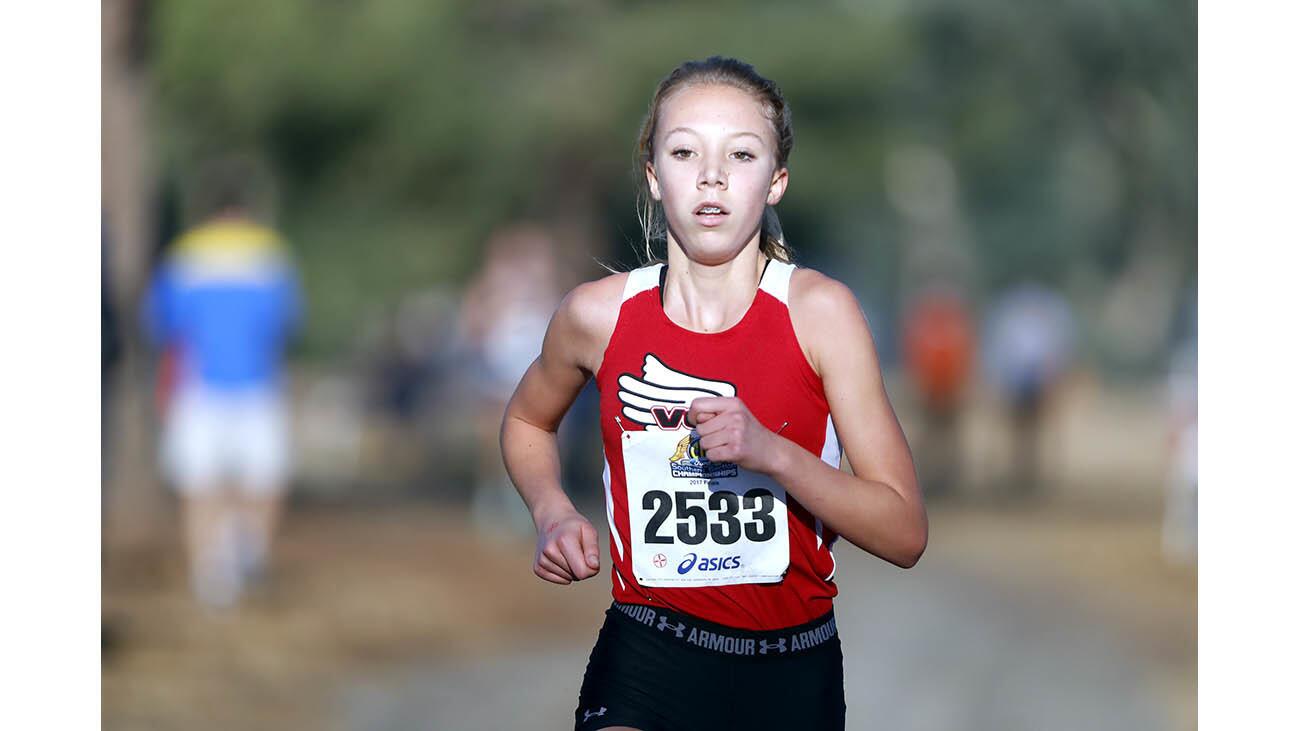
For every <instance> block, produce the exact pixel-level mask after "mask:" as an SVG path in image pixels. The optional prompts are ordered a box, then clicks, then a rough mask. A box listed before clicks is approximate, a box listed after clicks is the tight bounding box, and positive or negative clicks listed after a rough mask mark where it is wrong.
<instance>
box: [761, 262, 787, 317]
mask: <svg viewBox="0 0 1300 731" xmlns="http://www.w3.org/2000/svg"><path fill="white" fill-rule="evenodd" d="M794 270H795V265H794V264H787V263H786V262H783V261H777V260H776V259H773V260H771V261H769V262H768V263H767V271H765V272H763V280H762V281H761V282H759V283H758V288H759V289H761V290H763V291H764V292H767V293H768V294H770V295H772V296H773V297H775V298H777V299H778V300H781V303H782V304H784V305H785V306H787V307H789V306H790V275H791V274H793V273H794Z"/></svg>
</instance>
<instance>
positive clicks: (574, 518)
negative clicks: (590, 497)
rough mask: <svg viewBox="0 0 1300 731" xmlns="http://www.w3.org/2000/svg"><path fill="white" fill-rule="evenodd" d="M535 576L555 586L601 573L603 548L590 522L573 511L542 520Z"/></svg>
mask: <svg viewBox="0 0 1300 731" xmlns="http://www.w3.org/2000/svg"><path fill="white" fill-rule="evenodd" d="M533 573H535V574H537V575H538V576H539V577H541V578H543V579H546V580H547V581H550V582H553V583H556V584H569V583H572V582H574V581H582V580H583V579H587V578H590V577H592V576H595V575H596V574H598V573H600V547H599V546H598V545H597V542H596V529H595V528H594V527H593V526H592V525H591V521H589V520H587V519H586V518H584V517H582V514H581V513H579V512H578V511H576V510H572V509H570V510H568V511H566V512H563V513H560V514H558V515H556V516H553V517H552V516H548V517H546V518H543V519H542V520H541V521H539V522H538V524H537V552H536V554H535V555H534V556H533Z"/></svg>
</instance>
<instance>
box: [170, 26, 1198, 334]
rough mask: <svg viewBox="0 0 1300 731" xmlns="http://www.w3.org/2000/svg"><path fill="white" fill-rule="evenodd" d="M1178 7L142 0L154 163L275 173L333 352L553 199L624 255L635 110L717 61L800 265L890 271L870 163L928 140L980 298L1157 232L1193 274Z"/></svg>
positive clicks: (885, 218)
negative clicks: (731, 79) (776, 169)
mask: <svg viewBox="0 0 1300 731" xmlns="http://www.w3.org/2000/svg"><path fill="white" fill-rule="evenodd" d="M1195 12H1196V9H1195V5H1194V4H1193V3H1190V2H1186V1H1185V0H1179V1H1177V2H1163V3H1155V2H1147V1H1144V0H1127V1H1124V2H1120V1H1118V0H1109V1H1101V2H1083V1H1082V0H1075V1H1073V2H1064V3H1050V4H1044V3H1024V2H1010V1H1009V0H990V1H987V2H981V3H958V2H935V1H931V2H920V3H902V2H873V3H856V2H848V1H845V2H839V3H798V4H794V3H784V2H760V3H738V2H723V3H709V4H703V3H690V2H680V3H660V2H597V1H596V0H550V1H549V2H522V1H505V0H498V1H495V2H481V3H473V2H450V1H443V2H428V1H425V0H370V1H368V2H354V1H352V2H349V1H346V0H329V1H326V0H275V1H274V2H253V1H252V0H190V1H188V2H183V3H179V2H178V3H159V4H158V5H157V10H156V11H155V13H156V16H155V17H154V18H153V19H152V23H151V27H152V31H153V47H154V48H155V56H154V59H153V61H154V73H155V79H156V83H157V89H158V99H159V113H158V120H159V128H160V133H161V134H160V144H161V145H162V147H163V153H164V154H163V158H164V160H165V161H166V164H167V166H168V168H169V170H171V171H173V172H174V173H175V174H176V175H179V176H181V177H185V176H189V175H192V174H193V173H194V172H195V170H196V169H197V168H198V167H199V166H200V165H201V163H202V162H203V161H204V160H205V159H207V158H209V157H211V156H213V155H218V154H223V153H226V152H228V151H231V150H239V151H244V152H251V153H252V154H254V155H257V156H259V157H260V158H262V159H263V160H265V161H266V162H267V163H268V164H269V165H270V166H271V167H272V168H273V169H274V170H275V172H276V175H277V178H278V179H279V183H280V186H279V187H280V190H281V198H280V204H281V209H282V222H283V225H284V227H285V228H286V229H287V233H288V235H289V237H290V238H291V239H292V240H293V242H294V244H295V246H296V249H297V251H298V253H299V256H300V258H301V259H302V260H303V265H304V268H305V270H306V272H307V274H308V275H309V276H307V277H305V281H306V282H307V286H308V290H309V292H308V293H309V295H310V296H311V297H312V307H313V310H312V315H313V318H312V320H311V325H310V327H311V330H310V341H311V343H313V348H314V349H316V350H317V351H319V352H329V351H330V350H331V349H337V348H340V347H344V346H345V345H346V344H347V342H348V338H349V337H350V335H351V333H353V332H355V330H356V326H357V324H358V318H360V317H362V316H363V314H364V313H365V312H366V311H368V310H369V309H371V308H372V307H373V306H374V304H375V303H376V302H384V301H387V300H389V299H391V298H392V297H393V296H395V295H396V294H398V293H400V292H401V291H403V290H405V289H408V288H415V287H420V286H428V285H430V284H434V283H437V282H454V281H457V280H458V279H460V278H462V277H463V276H465V274H466V273H467V272H468V271H470V269H471V268H472V267H473V265H474V263H475V261H476V259H477V255H478V251H479V248H480V245H481V242H482V241H483V239H484V238H485V236H486V234H487V232H488V231H489V230H490V229H491V228H492V227H493V226H494V225H495V224H497V223H499V222H501V221H502V220H505V219H507V218H509V217H512V216H517V215H520V213H521V212H525V213H530V214H536V212H543V213H545V212H547V211H554V210H563V208H562V206H560V205H559V203H558V201H559V200H560V199H561V198H563V197H565V196H569V197H574V196H576V197H577V198H580V199H581V198H586V199H589V200H592V201H596V202H598V205H599V206H601V207H605V208H607V209H608V210H606V211H605V216H606V219H607V222H608V224H609V226H608V227H609V229H610V233H611V240H610V248H609V250H608V251H604V252H591V253H592V254H593V255H596V256H601V257H617V256H620V255H622V254H623V252H625V251H626V250H627V249H626V246H625V245H624V241H623V240H622V239H624V238H628V237H630V235H632V234H633V232H635V231H636V230H637V229H636V223H635V217H634V212H633V199H632V185H631V170H630V168H631V160H632V145H633V142H634V138H635V134H636V130H637V127H638V125H639V123H640V120H641V116H642V115H643V114H644V111H645V107H646V105H647V103H648V101H649V97H650V94H651V92H652V91H653V89H654V86H655V84H656V83H657V81H658V80H659V78H661V77H662V76H663V75H664V74H666V73H667V72H668V71H669V70H670V69H671V68H672V67H673V66H674V65H676V64H677V63H678V62H680V61H682V60H684V59H687V58H701V57H704V56H707V55H711V54H714V53H721V54H727V55H735V56H738V57H741V58H744V59H746V60H749V61H751V62H752V63H754V64H755V66H756V67H757V68H758V69H759V71H760V72H761V73H764V74H765V75H768V76H770V77H771V78H774V79H776V80H777V81H778V83H779V84H780V85H781V86H782V88H783V89H784V90H785V92H786V93H787V96H788V97H789V100H790V102H791V105H792V108H793V109H794V113H795V129H796V143H795V150H794V154H793V157H792V160H791V171H792V178H791V180H792V184H791V188H790V192H789V194H788V196H787V199H786V201H785V202H783V203H782V205H781V213H782V216H783V220H785V221H786V228H787V233H788V234H789V236H790V238H791V240H792V241H794V242H795V243H796V246H797V247H799V249H800V250H801V251H803V252H805V253H807V254H808V255H810V256H812V257H814V258H832V257H834V258H838V259H840V260H857V257H858V255H859V254H860V252H861V251H862V250H864V249H867V250H870V251H875V252H880V254H881V256H879V257H876V259H877V263H878V262H879V261H881V260H883V261H887V262H896V261H897V260H898V258H899V257H898V254H897V251H896V249H897V248H898V247H900V246H903V245H904V243H903V241H901V240H900V239H899V238H897V237H898V236H899V234H898V232H899V231H900V230H901V229H900V219H899V213H898V212H897V211H896V210H894V208H893V207H892V206H891V203H890V202H889V197H888V195H887V191H886V183H885V180H884V175H883V173H882V168H883V167H884V165H885V161H886V159H887V158H888V156H889V155H890V153H891V150H895V149H897V148H898V147H899V146H900V145H916V144H920V145H926V146H928V147H930V148H933V149H937V150H939V151H940V152H941V153H942V154H943V155H945V156H946V157H947V158H948V159H949V160H950V161H951V163H952V166H953V168H954V169H955V171H956V174H957V179H958V183H959V195H960V207H961V211H962V214H963V216H964V217H965V219H966V221H967V228H968V229H969V231H968V234H969V236H970V239H971V240H970V241H969V242H968V245H969V246H970V247H972V248H973V260H974V261H976V262H977V265H978V271H977V272H976V276H977V283H978V284H980V285H982V286H988V287H993V286H999V285H1001V284H1004V283H1006V282H1010V281H1013V280H1015V279H1017V278H1019V277H1022V276H1025V275H1026V274H1036V275H1039V276H1047V277H1049V278H1051V277H1056V276H1059V275H1060V274H1061V273H1062V272H1064V271H1065V270H1066V269H1067V268H1069V267H1076V266H1084V267H1090V268H1092V269H1095V270H1097V271H1098V272H1100V273H1102V274H1103V275H1104V274H1109V273H1113V272H1115V271H1117V270H1118V269H1119V268H1120V267H1122V266H1123V264H1124V263H1125V261H1126V260H1127V256H1128V252H1129V250H1130V248H1131V247H1132V245H1133V244H1132V243H1131V242H1132V241H1133V240H1134V237H1133V235H1132V233H1133V232H1134V231H1135V230H1136V229H1138V228H1139V227H1140V226H1141V225H1142V224H1143V222H1144V221H1146V220H1148V219H1150V218H1151V217H1153V216H1155V217H1159V218H1160V219H1161V220H1163V221H1166V222H1167V226H1168V228H1169V230H1170V238H1171V239H1172V240H1174V241H1175V242H1176V246H1177V251H1178V252H1179V255H1180V256H1181V257H1182V259H1181V260H1182V262H1183V264H1184V266H1185V270H1186V271H1185V275H1186V276H1187V277H1191V276H1194V268H1195V205H1196V200H1195V193H1196V161H1195V142H1196V137H1195V135H1196V130H1195V122H1194V113H1195V105H1196V96H1195V95H1196V85H1195V78H1196V76H1195V75H1196V67H1195V58H1196V45H1195V44H1196V35H1195ZM1071 181H1073V182H1071ZM1088 191H1093V193H1088ZM1097 191H1100V192H1097ZM620 233H621V234H622V236H621V237H620V235H619V234H620ZM881 236H884V237H887V240H885V241H879V240H875V239H874V238H873V237H875V238H878V237H881ZM623 258H625V259H626V258H627V257H623ZM891 266H892V265H891ZM891 278H892V276H891V274H890V272H888V271H885V272H883V273H882V272H880V271H879V270H876V271H874V272H873V273H872V274H871V275H870V282H871V283H874V284H875V285H881V286H883V285H884V283H885V282H887V281H889V280H890V279H891Z"/></svg>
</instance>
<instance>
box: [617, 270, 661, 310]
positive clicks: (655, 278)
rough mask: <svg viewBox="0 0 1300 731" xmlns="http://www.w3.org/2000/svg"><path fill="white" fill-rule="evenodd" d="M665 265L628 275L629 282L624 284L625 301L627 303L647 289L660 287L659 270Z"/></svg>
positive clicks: (633, 271)
mask: <svg viewBox="0 0 1300 731" xmlns="http://www.w3.org/2000/svg"><path fill="white" fill-rule="evenodd" d="M662 266H663V264H651V265H650V266H646V267H641V268H640V269H633V270H632V271H630V272H628V273H627V282H626V283H624V284H623V301H624V302H627V301H628V300H630V299H632V298H633V297H635V296H637V295H638V294H640V293H642V292H644V291H646V290H647V289H654V288H655V287H658V286H659V269H660V268H661V267H662Z"/></svg>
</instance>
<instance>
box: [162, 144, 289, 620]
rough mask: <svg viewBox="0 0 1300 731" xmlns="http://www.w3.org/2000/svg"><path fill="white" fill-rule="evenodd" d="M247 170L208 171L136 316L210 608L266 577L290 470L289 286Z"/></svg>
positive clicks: (197, 586) (199, 590)
mask: <svg viewBox="0 0 1300 731" xmlns="http://www.w3.org/2000/svg"><path fill="white" fill-rule="evenodd" d="M247 174H248V173H247V172H246V171H242V170H240V169H238V168H237V167H235V166H228V167H223V168H221V169H216V170H214V171H211V175H210V177H209V179H206V180H205V181H204V182H203V184H202V186H201V189H200V192H201V195H202V196H203V197H204V203H203V204H202V205H201V210H205V211H210V212H211V213H210V215H209V216H208V217H207V218H206V219H205V220H204V222H203V223H202V224H200V225H199V226H197V227H195V228H193V229H191V230H190V231H188V232H186V233H184V234H183V235H182V236H181V237H180V238H179V239H178V240H177V241H176V242H175V243H174V244H173V245H172V246H171V247H170V251H168V252H167V254H166V255H165V256H164V258H163V260H162V261H161V263H160V265H159V267H158V270H157V271H156V272H155V275H154V278H153V281H152V282H151V284H150V288H149V292H148V295H147V297H146V301H145V312H144V315H145V320H146V326H147V330H148V332H149V335H150V336H151V338H152V340H153V341H154V343H155V344H156V345H157V346H158V347H159V348H160V349H162V350H163V351H164V353H165V354H166V356H165V360H164V366H163V370H162V378H163V387H162V388H161V389H160V404H161V406H162V408H163V413H164V421H165V426H164V430H163V440H162V461H163V467H164V471H165V473H166V475H167V477H168V479H169V480H170V481H171V483H172V484H173V486H174V487H175V488H176V489H177V490H178V491H179V492H180V495H181V503H182V509H183V511H184V524H185V537H186V544H187V548H188V553H189V562H190V577H191V586H192V589H193V591H194V595H195V597H196V598H197V599H198V600H199V601H200V602H201V603H202V604H204V605H206V606H210V607H226V606H230V605H232V604H234V603H235V602H236V601H237V600H238V598H239V596H240V594H241V592H242V591H243V589H244V587H245V586H246V585H247V583H248V582H249V581H250V580H256V579H259V578H261V577H262V576H263V574H264V572H265V570H266V566H267V560H268V555H269V551H270V548H271V544H272V538H273V536H274V533H275V526H276V522H277V520H278V517H279V513H280V506H281V502H282V499H283V497H284V493H285V490H286V487H287V479H288V474H289V425H288V418H287V415H286V409H285V403H284V397H283V393H282V391H283V375H282V359H283V352H284V347H285V343H286V340H287V338H288V336H289V335H290V333H291V331H292V330H293V329H294V327H295V326H296V323H297V322H298V319H299V308H300V305H299V296H298V287H297V281H296V275H295V273H294V270H293V266H292V264H291V262H290V260H289V257H288V252H287V251H286V249H285V246H284V244H283V242H282V241H281V239H280V237H279V236H278V235H277V234H276V233H275V232H274V231H272V230H270V229H269V228H266V227H265V226H263V225H261V224H259V223H257V222H255V221H254V220H253V218H252V215H251V213H250V211H251V208H252V207H251V201H250V200H249V196H250V195H251V193H250V188H249V185H250V180H248V179H247Z"/></svg>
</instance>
